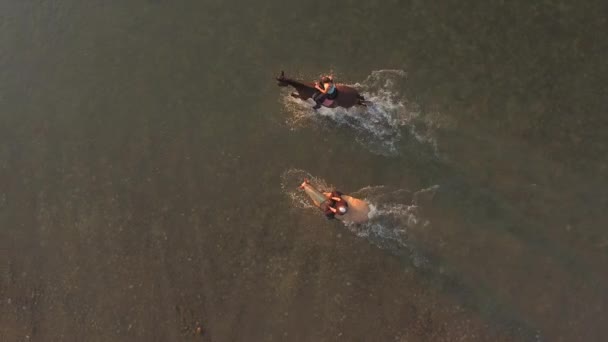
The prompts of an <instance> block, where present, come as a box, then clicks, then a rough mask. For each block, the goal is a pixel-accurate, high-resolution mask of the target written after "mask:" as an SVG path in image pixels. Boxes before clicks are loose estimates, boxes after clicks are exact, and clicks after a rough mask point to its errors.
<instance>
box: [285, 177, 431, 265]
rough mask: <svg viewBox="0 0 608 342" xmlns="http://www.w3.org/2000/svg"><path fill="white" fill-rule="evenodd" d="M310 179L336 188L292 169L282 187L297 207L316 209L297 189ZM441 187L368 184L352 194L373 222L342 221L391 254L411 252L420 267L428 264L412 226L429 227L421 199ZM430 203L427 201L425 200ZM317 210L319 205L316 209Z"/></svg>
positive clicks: (318, 184) (359, 235) (347, 226)
mask: <svg viewBox="0 0 608 342" xmlns="http://www.w3.org/2000/svg"><path fill="white" fill-rule="evenodd" d="M304 178H308V179H309V180H310V181H311V183H313V184H314V185H315V186H316V187H319V188H321V189H332V188H333V187H332V186H330V185H329V184H327V182H326V181H325V180H323V179H320V178H317V177H314V176H312V175H311V174H309V173H308V172H306V171H304V170H298V169H290V170H287V171H285V172H284V173H283V175H282V176H281V188H282V189H283V191H284V193H285V194H286V195H287V196H288V198H290V199H291V200H292V203H293V206H294V207H295V208H300V209H310V208H315V206H314V205H313V204H312V203H311V201H310V199H309V198H308V197H307V196H306V195H305V194H304V193H303V191H300V190H298V189H297V186H298V185H299V184H300V183H301V182H302V179H304ZM438 189H439V186H437V185H434V186H431V187H429V188H426V189H422V190H419V191H415V192H413V193H412V192H411V191H409V190H407V189H397V190H392V191H391V190H389V189H387V188H386V187H385V186H367V187H364V188H362V189H360V190H358V191H355V192H353V193H351V194H350V195H352V196H355V197H358V198H361V199H363V200H365V201H366V202H367V203H368V204H369V206H370V212H369V214H368V217H369V221H368V222H366V223H358V224H356V223H342V224H343V225H344V227H346V228H347V229H348V230H349V231H350V232H351V233H353V234H355V235H356V236H358V237H361V238H364V239H366V240H368V241H369V242H370V243H372V244H374V245H376V246H378V247H380V248H382V249H385V250H388V251H389V252H391V253H395V254H399V255H401V254H403V252H404V251H407V254H408V256H409V258H410V260H411V261H412V264H414V265H415V266H416V267H424V266H425V265H427V264H428V261H427V260H426V258H425V257H424V256H423V255H421V254H420V253H419V252H418V251H417V250H416V248H415V246H413V244H412V243H411V241H409V236H408V231H409V230H411V229H429V226H430V221H429V220H428V219H425V218H424V217H421V215H420V205H425V204H420V202H421V199H422V198H424V199H428V200H429V201H430V200H432V198H433V197H434V195H435V193H436V191H437V190H438ZM424 202H425V203H427V201H424ZM315 209H316V208H315Z"/></svg>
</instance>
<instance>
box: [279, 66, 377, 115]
mask: <svg viewBox="0 0 608 342" xmlns="http://www.w3.org/2000/svg"><path fill="white" fill-rule="evenodd" d="M277 81H278V82H279V86H280V87H286V86H292V87H294V88H295V89H296V91H295V92H293V93H291V96H293V97H295V98H298V99H301V100H303V101H306V100H308V99H310V98H312V96H313V95H314V94H315V93H316V92H317V89H316V88H315V84H314V83H312V82H301V81H297V80H292V79H290V78H287V77H285V72H283V71H281V75H280V76H279V77H277ZM336 90H337V91H338V96H336V98H335V99H333V100H330V99H325V101H323V103H322V105H323V106H325V107H328V108H335V107H343V108H350V107H352V106H356V105H358V106H366V105H367V101H365V98H364V97H363V96H361V95H360V94H359V92H358V91H357V90H356V89H355V88H353V87H349V86H346V85H344V84H336Z"/></svg>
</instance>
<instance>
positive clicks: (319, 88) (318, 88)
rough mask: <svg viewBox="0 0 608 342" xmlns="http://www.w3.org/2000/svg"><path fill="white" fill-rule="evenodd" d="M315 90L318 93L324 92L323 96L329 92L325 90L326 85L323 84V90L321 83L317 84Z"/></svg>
mask: <svg viewBox="0 0 608 342" xmlns="http://www.w3.org/2000/svg"><path fill="white" fill-rule="evenodd" d="M315 88H316V89H317V90H318V91H320V92H322V93H323V94H326V93H327V90H326V89H324V88H325V84H323V88H321V87H320V84H319V82H315Z"/></svg>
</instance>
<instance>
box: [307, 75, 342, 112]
mask: <svg viewBox="0 0 608 342" xmlns="http://www.w3.org/2000/svg"><path fill="white" fill-rule="evenodd" d="M315 89H317V92H316V93H315V94H314V95H313V97H312V99H313V100H315V102H316V103H317V104H316V105H315V106H314V107H312V108H314V109H319V108H321V104H323V101H325V99H329V100H333V99H335V98H336V97H337V96H338V89H337V88H336V85H335V84H334V78H333V76H323V77H321V82H315Z"/></svg>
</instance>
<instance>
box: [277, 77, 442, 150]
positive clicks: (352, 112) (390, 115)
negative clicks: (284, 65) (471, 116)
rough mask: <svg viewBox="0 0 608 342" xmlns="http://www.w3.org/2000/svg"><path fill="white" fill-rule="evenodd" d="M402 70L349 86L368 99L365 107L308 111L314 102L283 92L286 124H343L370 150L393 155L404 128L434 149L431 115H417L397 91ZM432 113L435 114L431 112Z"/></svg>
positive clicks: (291, 126)
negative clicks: (368, 102)
mask: <svg viewBox="0 0 608 342" xmlns="http://www.w3.org/2000/svg"><path fill="white" fill-rule="evenodd" d="M405 79H406V73H405V71H403V70H378V71H374V72H372V73H371V75H369V76H368V77H367V78H366V79H365V80H364V81H363V82H361V83H356V84H353V85H351V86H352V87H355V88H356V89H358V90H359V92H360V93H361V94H362V95H363V96H364V97H365V98H366V100H368V101H370V104H369V105H368V106H367V107H353V108H350V109H344V108H333V109H331V108H325V107H322V108H320V109H319V110H317V111H316V112H315V111H314V110H312V108H311V107H312V105H313V104H314V102H313V101H312V100H308V102H304V101H302V100H299V99H296V98H294V97H292V96H290V95H289V94H290V92H291V90H289V89H286V90H284V91H283V92H284V93H283V96H282V101H283V105H284V106H285V108H286V109H287V111H288V112H289V113H290V115H289V117H288V119H287V121H286V123H287V125H288V126H289V127H290V128H291V129H292V130H295V129H299V128H302V127H307V126H316V128H322V127H325V126H326V125H327V124H326V123H327V120H328V119H329V120H331V122H333V123H335V124H336V125H338V126H347V127H349V128H351V129H353V130H354V131H355V132H356V140H357V141H358V142H359V143H360V144H362V145H363V146H365V147H367V148H368V149H369V150H370V151H371V152H373V153H376V154H380V155H385V156H395V155H398V154H399V149H398V143H399V142H400V141H401V140H402V138H403V136H402V134H403V131H404V129H406V131H407V132H409V136H411V137H412V138H413V139H414V140H416V141H418V142H419V143H422V144H425V145H429V146H431V148H432V149H433V150H434V151H435V152H436V151H437V142H436V139H435V134H434V130H433V127H434V126H433V124H432V116H431V115H429V116H426V117H425V116H423V115H421V113H420V111H419V109H418V106H417V105H416V104H414V103H412V102H410V101H408V100H407V99H406V98H405V96H403V95H402V94H401V90H402V89H403V88H404V86H405V85H404V81H405ZM435 116H436V115H435Z"/></svg>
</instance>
